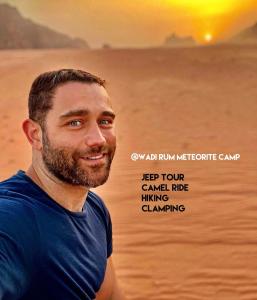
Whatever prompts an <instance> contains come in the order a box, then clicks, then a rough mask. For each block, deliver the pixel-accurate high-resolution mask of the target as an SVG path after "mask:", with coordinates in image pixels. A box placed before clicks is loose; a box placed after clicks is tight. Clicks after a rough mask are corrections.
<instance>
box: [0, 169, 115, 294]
mask: <svg viewBox="0 0 257 300" xmlns="http://www.w3.org/2000/svg"><path fill="white" fill-rule="evenodd" d="M111 253H112V225H111V219H110V215H109V212H108V210H107V208H106V207H105V205H104V203H103V201H102V200H101V199H100V198H99V197H98V196H97V195H96V194H94V193H93V192H91V191H89V193H88V196H87V198H86V201H85V204H84V207H83V211H81V212H71V211H69V210H67V209H65V208H64V207H62V206H61V205H59V204H58V203H57V202H55V201H54V200H53V199H52V198H50V197H49V195H48V194H47V193H45V192H44V191H43V190H42V189H41V188H40V187H39V186H38V185H36V184H35V183H34V182H33V181H32V180H31V179H30V178H29V177H28V176H27V175H26V174H25V173H24V171H19V172H18V173H17V174H16V175H14V176H13V177H11V178H9V179H7V180H5V181H3V182H1V183H0V300H14V299H15V300H16V299H20V300H89V299H94V298H95V293H96V292H97V291H98V290H99V288H100V286H101V284H102V282H103V279H104V274H105V270H106V263H107V258H108V257H109V256H110V255H111Z"/></svg>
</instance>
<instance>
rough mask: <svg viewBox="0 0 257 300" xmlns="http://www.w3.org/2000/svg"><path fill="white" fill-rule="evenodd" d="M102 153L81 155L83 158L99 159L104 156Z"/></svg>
mask: <svg viewBox="0 0 257 300" xmlns="http://www.w3.org/2000/svg"><path fill="white" fill-rule="evenodd" d="M104 155H105V154H104V153H102V154H98V155H89V156H85V157H83V158H84V159H89V160H97V159H101V158H103V157H104Z"/></svg>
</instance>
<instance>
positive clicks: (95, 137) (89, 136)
mask: <svg viewBox="0 0 257 300" xmlns="http://www.w3.org/2000/svg"><path fill="white" fill-rule="evenodd" d="M85 142H86V144H87V146H89V147H94V146H98V147H99V146H103V145H104V144H105V143H106V140H105V137H104V135H103V133H102V131H101V129H100V128H99V126H98V124H97V123H96V124H91V125H90V127H89V128H88V130H87V132H86V135H85Z"/></svg>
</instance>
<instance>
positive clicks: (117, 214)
mask: <svg viewBox="0 0 257 300" xmlns="http://www.w3.org/2000/svg"><path fill="white" fill-rule="evenodd" d="M63 67H75V68H81V69H86V70H88V71H90V72H93V73H96V74H98V75H100V76H102V77H104V78H106V79H107V81H108V89H109V91H110V94H111V97H112V99H113V100H112V101H113V105H114V109H115V110H116V112H117V113H118V119H117V135H118V151H117V156H116V159H115V162H114V164H113V168H112V174H111V178H110V180H109V182H108V184H106V185H104V186H103V187H101V188H99V189H98V192H99V193H100V194H101V195H102V196H103V197H104V199H105V200H106V203H107V205H108V207H109V209H110V211H111V213H112V218H113V229H114V258H115V263H116V266H117V274H118V276H119V279H120V282H121V285H122V287H123V288H124V290H125V292H126V294H127V295H128V299H131V300H164V299H165V300H166V299H167V300H173V299H174V300H175V299H176V300H177V299H179V300H203V299H208V300H211V299H213V300H214V299H215V300H217V299H219V300H235V299H242V300H254V299H257V271H256V270H257V251H256V249H257V240H256V236H257V223H256V209H257V202H256V200H257V198H256V194H257V186H256V179H257V173H256V163H257V156H256V153H257V118H256V116H257V89H256V82H257V47H256V46H247V47H239V46H237V47H236V46H217V47H202V48H191V49H190V48H188V49H186V48H185V49H148V50H111V49H109V50H106V51H105V50H95V51H90V50H86V51H82V50H44V51H41V50H38V51H31V50H28V51H2V52H0V68H1V77H0V97H1V99H0V106H1V110H0V114H1V118H0V122H1V126H0V141H1V151H2V155H1V157H2V159H1V160H0V169H1V173H0V177H1V179H4V178H6V177H8V176H9V175H11V174H13V173H14V172H16V170H17V169H18V168H21V169H26V168H27V166H28V164H29V162H30V147H29V145H28V144H27V142H26V140H25V137H24V135H23V133H22V132H21V126H20V124H21V121H22V120H23V118H25V117H26V101H27V95H28V90H29V88H30V84H31V82H32V80H33V79H34V77H35V76H36V75H37V74H38V73H40V72H43V71H48V70H52V69H56V68H63ZM132 152H138V153H240V154H241V159H240V160H239V161H216V162H215V161H170V162H164V161H137V162H133V161H131V160H130V154H131V153H132ZM153 172H154V173H184V174H185V181H186V182H187V183H189V185H190V191H189V192H187V193H172V197H173V198H172V200H171V201H170V203H173V204H176V203H180V204H184V205H185V206H186V210H185V212H183V213H144V212H142V211H141V206H142V202H141V200H140V195H141V177H142V174H143V173H153Z"/></svg>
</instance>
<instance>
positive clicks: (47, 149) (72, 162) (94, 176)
mask: <svg viewBox="0 0 257 300" xmlns="http://www.w3.org/2000/svg"><path fill="white" fill-rule="evenodd" d="M115 149H116V146H115V145H113V146H103V147H102V146H101V147H90V149H88V150H87V151H83V152H82V151H76V150H74V151H71V149H70V148H69V147H54V146H53V145H51V142H50V140H49V138H48V135H47V133H46V131H44V132H43V148H42V159H43V162H44V164H45V166H46V168H47V170H48V171H49V172H50V173H51V174H52V175H54V176H55V177H56V178H58V179H59V180H61V181H63V182H65V183H68V184H71V185H76V186H79V185H80V186H84V187H87V188H94V187H97V186H99V185H102V184H104V183H105V182H106V181H107V179H108V177H109V172H110V168H111V163H112V160H113V157H114V153H115ZM99 153H106V154H105V159H106V160H105V164H104V165H95V166H94V165H91V166H83V164H82V163H81V157H86V156H88V155H94V154H99Z"/></svg>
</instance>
